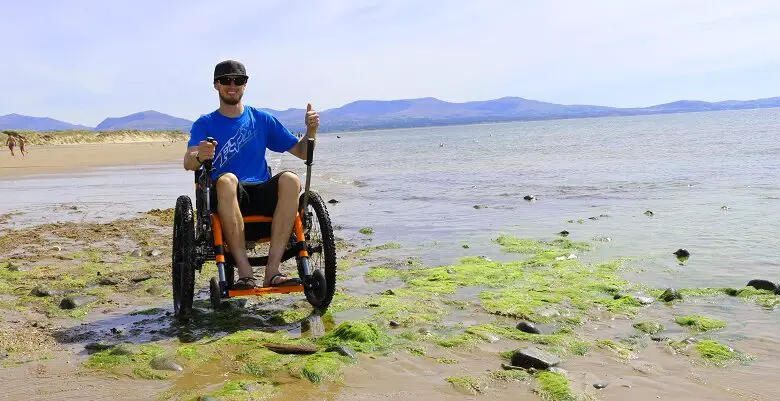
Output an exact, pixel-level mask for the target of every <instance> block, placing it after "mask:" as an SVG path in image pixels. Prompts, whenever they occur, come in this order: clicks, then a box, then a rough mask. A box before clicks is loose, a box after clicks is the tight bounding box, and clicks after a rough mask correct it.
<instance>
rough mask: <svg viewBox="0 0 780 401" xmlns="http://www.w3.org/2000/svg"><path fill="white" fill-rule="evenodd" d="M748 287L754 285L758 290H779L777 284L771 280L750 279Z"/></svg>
mask: <svg viewBox="0 0 780 401" xmlns="http://www.w3.org/2000/svg"><path fill="white" fill-rule="evenodd" d="M747 286H748V287H753V288H755V289H757V290H769V291H777V285H775V283H773V282H771V281H769V280H761V279H756V280H750V281H748V283H747Z"/></svg>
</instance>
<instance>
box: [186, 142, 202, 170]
mask: <svg viewBox="0 0 780 401" xmlns="http://www.w3.org/2000/svg"><path fill="white" fill-rule="evenodd" d="M199 168H200V162H199V161H198V147H197V146H191V147H189V148H187V152H185V153H184V169H185V170H191V171H196V170H197V169H199Z"/></svg>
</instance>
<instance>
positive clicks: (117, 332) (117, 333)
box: [111, 327, 125, 337]
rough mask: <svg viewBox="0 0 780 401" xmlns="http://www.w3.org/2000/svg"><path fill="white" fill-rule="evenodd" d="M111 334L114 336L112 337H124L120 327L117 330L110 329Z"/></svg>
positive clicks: (123, 331) (114, 328) (123, 330)
mask: <svg viewBox="0 0 780 401" xmlns="http://www.w3.org/2000/svg"><path fill="white" fill-rule="evenodd" d="M111 333H112V334H114V335H116V336H119V337H121V336H124V335H125V329H123V328H121V327H119V328H116V327H112V328H111Z"/></svg>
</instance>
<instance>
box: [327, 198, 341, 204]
mask: <svg viewBox="0 0 780 401" xmlns="http://www.w3.org/2000/svg"><path fill="white" fill-rule="evenodd" d="M328 203H330V204H335V203H339V201H337V200H335V199H331V200H329V201H328Z"/></svg>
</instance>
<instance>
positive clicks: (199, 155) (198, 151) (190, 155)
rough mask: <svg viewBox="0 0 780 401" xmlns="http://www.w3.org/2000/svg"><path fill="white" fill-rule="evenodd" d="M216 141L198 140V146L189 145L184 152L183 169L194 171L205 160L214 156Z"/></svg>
mask: <svg viewBox="0 0 780 401" xmlns="http://www.w3.org/2000/svg"><path fill="white" fill-rule="evenodd" d="M216 147H217V142H216V141H214V142H207V141H200V143H199V144H198V146H190V147H189V148H187V153H185V154H184V169H185V170H192V171H195V170H197V169H199V168H200V165H201V164H203V162H204V161H206V160H211V159H213V158H214V151H215V150H216Z"/></svg>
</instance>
